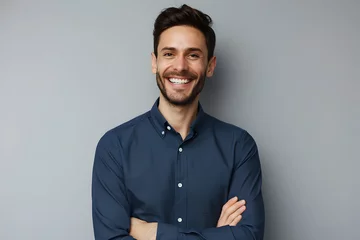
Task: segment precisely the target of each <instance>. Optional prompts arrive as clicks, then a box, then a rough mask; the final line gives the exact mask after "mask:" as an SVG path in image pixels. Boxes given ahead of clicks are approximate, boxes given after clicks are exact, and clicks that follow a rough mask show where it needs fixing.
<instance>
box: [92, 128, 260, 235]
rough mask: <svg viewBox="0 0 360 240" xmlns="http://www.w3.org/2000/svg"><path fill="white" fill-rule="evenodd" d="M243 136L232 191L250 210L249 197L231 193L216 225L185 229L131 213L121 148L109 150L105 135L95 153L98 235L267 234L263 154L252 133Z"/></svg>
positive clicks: (237, 148) (94, 202) (94, 199)
mask: <svg viewBox="0 0 360 240" xmlns="http://www.w3.org/2000/svg"><path fill="white" fill-rule="evenodd" d="M243 142H245V143H244V144H241V146H240V145H239V146H235V158H238V159H239V161H238V162H237V164H236V166H235V167H236V169H235V170H234V173H233V176H232V180H231V183H230V188H229V197H233V196H238V197H239V198H241V199H243V200H245V201H246V210H245V207H244V202H241V201H238V199H237V198H232V199H230V200H229V201H228V202H227V204H225V205H224V207H223V209H222V213H221V216H220V218H219V221H218V224H217V227H214V228H207V229H204V230H202V231H194V230H191V229H180V228H178V227H176V226H174V225H171V224H166V223H156V222H152V223H147V222H145V221H142V220H141V219H136V218H131V212H130V203H129V202H128V200H127V198H126V195H125V185H124V179H123V175H122V172H123V171H122V167H121V164H120V163H119V162H118V159H115V158H114V155H116V154H114V153H113V152H111V151H112V150H109V149H114V148H113V147H112V148H111V147H110V148H109V142H108V141H106V140H101V141H100V142H99V144H98V146H97V149H96V153H95V161H94V167H93V181H92V210H93V227H94V234H95V239H96V240H120V239H122V240H133V239H139V240H150V239H151V240H155V239H157V240H172V239H182V240H200V239H205V240H217V239H224V240H228V239H229V240H262V239H263V235H264V225H265V223H264V222H265V219H264V217H265V216H264V215H265V213H264V205H263V199H262V193H261V168H260V161H259V155H258V151H257V147H256V144H255V142H254V140H253V139H252V138H251V136H250V135H248V134H246V135H245V136H244V139H243ZM244 151H245V152H246V154H245V155H244ZM240 152H241V154H240ZM237 155H239V156H237ZM240 155H241V157H240ZM114 206H115V207H114Z"/></svg>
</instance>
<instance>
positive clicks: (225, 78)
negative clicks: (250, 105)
mask: <svg viewBox="0 0 360 240" xmlns="http://www.w3.org/2000/svg"><path fill="white" fill-rule="evenodd" d="M222 45H227V44H224V43H223V44H222ZM230 49H231V46H230V45H228V46H226V47H222V46H219V47H218V49H217V50H216V52H215V54H216V57H217V65H216V68H215V71H214V75H213V76H212V77H211V78H207V79H206V83H205V87H204V90H203V92H202V93H201V97H200V100H201V104H202V105H203V106H204V110H205V111H206V112H208V113H209V114H211V115H214V116H215V117H217V118H219V119H221V120H225V121H235V120H236V119H237V117H238V116H237V113H236V112H238V111H239V108H238V106H239V101H240V100H241V99H240V98H239V97H240V95H241V93H240V86H241V85H242V83H241V82H242V80H243V79H241V62H242V61H240V57H239V56H235V55H234V54H233V53H232V52H231V51H230ZM234 108H236V109H234ZM233 123H234V122H233ZM235 124H236V123H235Z"/></svg>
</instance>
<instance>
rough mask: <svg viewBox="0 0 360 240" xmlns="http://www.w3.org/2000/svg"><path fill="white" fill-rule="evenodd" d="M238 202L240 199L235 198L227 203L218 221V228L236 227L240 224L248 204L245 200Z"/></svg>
mask: <svg viewBox="0 0 360 240" xmlns="http://www.w3.org/2000/svg"><path fill="white" fill-rule="evenodd" d="M237 200H238V198H237V197H234V198H232V199H230V200H229V201H228V202H227V203H225V205H224V206H223V209H222V211H221V215H220V218H219V220H218V224H217V226H218V227H220V226H226V225H231V226H236V224H238V223H239V222H240V220H241V218H242V216H241V215H242V213H243V212H244V211H245V210H246V206H245V204H246V202H245V200H241V201H237Z"/></svg>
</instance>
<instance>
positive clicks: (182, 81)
mask: <svg viewBox="0 0 360 240" xmlns="http://www.w3.org/2000/svg"><path fill="white" fill-rule="evenodd" d="M169 80H170V82H172V83H176V84H185V83H188V82H189V79H179V78H169Z"/></svg>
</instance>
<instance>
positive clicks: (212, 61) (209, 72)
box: [206, 56, 216, 77]
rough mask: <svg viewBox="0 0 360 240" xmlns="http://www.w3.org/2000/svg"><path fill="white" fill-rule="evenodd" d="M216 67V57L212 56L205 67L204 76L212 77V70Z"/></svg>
mask: <svg viewBox="0 0 360 240" xmlns="http://www.w3.org/2000/svg"><path fill="white" fill-rule="evenodd" d="M215 67H216V57H215V56H213V57H212V58H210V61H209V63H208V66H207V69H206V77H212V76H213V74H214V70H215Z"/></svg>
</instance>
